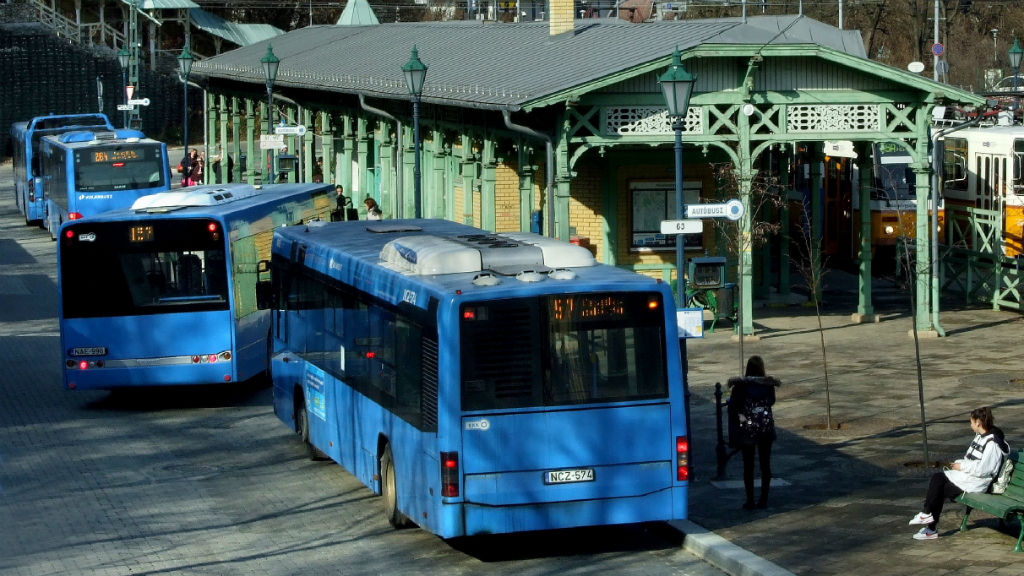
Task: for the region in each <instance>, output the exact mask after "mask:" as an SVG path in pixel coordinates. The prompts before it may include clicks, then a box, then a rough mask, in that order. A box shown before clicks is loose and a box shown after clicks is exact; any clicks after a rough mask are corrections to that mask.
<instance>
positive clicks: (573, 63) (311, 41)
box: [192, 16, 977, 111]
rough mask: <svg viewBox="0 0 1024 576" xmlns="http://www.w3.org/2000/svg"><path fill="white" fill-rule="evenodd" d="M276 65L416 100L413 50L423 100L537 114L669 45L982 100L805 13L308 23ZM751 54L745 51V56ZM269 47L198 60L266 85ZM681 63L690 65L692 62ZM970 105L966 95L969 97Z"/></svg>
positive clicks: (298, 80) (358, 89) (649, 65)
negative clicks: (884, 59)
mask: <svg viewBox="0 0 1024 576" xmlns="http://www.w3.org/2000/svg"><path fill="white" fill-rule="evenodd" d="M271 44H272V47H273V51H274V54H275V55H276V56H277V57H278V58H280V60H281V64H280V68H279V69H278V74H277V80H276V84H275V85H276V86H279V87H282V88H289V87H290V88H300V89H307V90H316V91H321V92H334V93H347V94H362V95H365V96H369V97H379V98H386V99H399V100H409V99H410V96H409V93H408V89H407V88H406V85H405V81H404V79H403V75H402V65H403V64H405V63H406V62H407V61H408V60H409V57H410V53H411V50H412V48H413V46H416V48H417V50H418V53H419V57H420V59H421V60H422V61H423V63H424V64H426V65H427V66H428V67H429V71H428V73H427V77H426V82H425V83H424V87H423V96H422V99H423V101H424V102H428V103H435V104H441V105H451V106H456V107H469V108H482V109H507V110H510V111H515V110H520V109H533V108H537V107H543V106H548V105H551V104H554V103H557V102H563V103H564V102H566V101H569V100H572V99H573V98H574V97H577V96H578V95H580V94H583V93H586V92H588V91H592V90H595V89H599V88H600V87H602V86H607V85H610V84H612V83H615V82H621V81H623V80H626V79H628V78H631V77H636V76H639V75H641V74H645V73H652V72H656V73H661V72H663V71H664V69H665V68H666V67H667V65H668V62H669V60H670V58H671V55H672V52H673V50H674V49H675V48H676V47H677V46H678V48H679V49H680V50H681V51H683V53H684V57H685V53H686V52H687V51H688V50H692V49H697V48H699V49H700V50H701V51H702V53H703V55H704V56H708V55H712V56H714V55H717V54H718V50H719V49H718V46H721V47H722V48H721V49H722V50H726V53H729V54H736V55H737V56H742V55H743V53H746V54H747V55H748V56H750V55H753V54H755V53H771V51H772V50H773V49H781V50H791V51H792V52H791V53H799V54H801V55H813V54H816V55H818V56H819V57H822V58H825V59H828V60H831V61H833V62H836V63H838V64H839V65H845V66H847V67H849V68H854V69H857V70H859V71H862V72H863V73H865V74H873V75H876V76H882V77H884V78H886V80H887V81H891V82H893V83H894V84H896V85H900V84H902V85H905V86H912V87H913V88H915V89H919V90H922V91H924V92H933V93H937V92H939V91H940V90H941V93H942V94H943V95H944V96H945V97H949V98H955V99H958V101H962V102H973V101H974V100H977V97H975V96H973V95H972V94H970V93H968V92H965V91H960V90H957V89H956V88H952V87H949V86H944V85H938V84H936V83H933V82H932V81H931V80H928V79H925V78H922V77H920V76H918V75H916V74H911V73H909V72H907V71H905V70H901V69H898V68H894V67H890V66H886V65H884V64H881V63H878V62H874V61H871V60H867V58H866V55H865V50H864V43H863V40H862V39H861V36H860V33H859V32H858V31H856V30H840V29H838V28H836V27H834V26H830V25H827V24H824V23H821V22H818V21H816V20H813V19H810V18H807V17H805V16H758V17H751V18H747V19H746V21H743V20H742V19H740V18H728V19H707V20H675V21H657V22H650V23H644V24H632V23H629V22H625V21H622V20H619V19H617V18H600V19H581V20H576V21H575V29H574V30H573V31H572V32H566V33H563V34H558V35H551V34H550V32H549V28H548V23H547V22H526V23H507V24H502V23H495V22H477V21H461V22H415V23H412V22H410V23H394V24H378V25H374V26H331V25H323V26H310V27H305V28H300V29H298V30H295V31H292V32H289V33H287V34H285V35H283V36H279V37H277V38H274V39H273V40H272V42H271ZM744 51H745V52H744ZM266 53H267V46H266V42H260V43H257V44H254V45H251V46H247V47H244V48H239V49H236V50H232V51H230V52H225V53H223V54H220V55H218V56H215V57H213V58H208V59H205V60H202V61H200V62H196V64H195V66H194V68H193V70H192V73H193V74H194V75H196V76H198V77H199V78H200V79H204V78H205V79H206V80H207V81H210V82H212V81H215V80H225V81H234V82H242V83H251V84H255V85H257V86H259V87H262V86H263V85H264V78H263V70H262V67H261V65H260V59H261V58H263V57H264V55H266ZM685 63H686V62H685V61H684V65H685ZM965 99H966V100H965Z"/></svg>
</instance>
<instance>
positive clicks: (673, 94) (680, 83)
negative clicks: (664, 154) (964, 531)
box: [658, 46, 697, 307]
mask: <svg viewBox="0 0 1024 576" xmlns="http://www.w3.org/2000/svg"><path fill="white" fill-rule="evenodd" d="M658 81H659V82H660V83H661V91H662V92H663V93H664V94H665V105H666V107H667V108H668V115H669V116H670V117H671V118H672V129H673V130H674V131H675V133H676V145H675V152H676V219H677V220H682V219H683V212H684V210H683V120H684V119H685V118H686V110H687V108H689V107H690V92H692V91H693V84H694V83H695V82H696V81H697V77H696V76H695V75H693V74H690V73H689V72H687V71H686V69H685V68H683V62H682V57H681V56H680V55H679V47H678V46H676V50H675V52H673V53H672V65H671V66H669V67H668V70H666V71H665V73H664V74H662V75H661V77H660V78H658ZM680 236H681V235H676V304H677V306H680V307H681V306H683V304H684V303H685V299H684V298H683V294H684V292H683V244H684V242H683V239H682V238H681V237H680Z"/></svg>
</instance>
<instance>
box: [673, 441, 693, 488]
mask: <svg viewBox="0 0 1024 576" xmlns="http://www.w3.org/2000/svg"><path fill="white" fill-rule="evenodd" d="M689 479H690V442H689V441H688V440H687V439H686V436H677V437H676V480H678V481H679V482H685V481H687V480H689Z"/></svg>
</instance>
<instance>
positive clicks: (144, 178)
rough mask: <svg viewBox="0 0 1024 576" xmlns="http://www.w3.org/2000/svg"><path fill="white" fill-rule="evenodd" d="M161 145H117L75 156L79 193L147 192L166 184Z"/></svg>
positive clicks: (78, 152) (76, 183) (76, 187)
mask: <svg viewBox="0 0 1024 576" xmlns="http://www.w3.org/2000/svg"><path fill="white" fill-rule="evenodd" d="M163 166H164V160H163V153H162V149H161V146H160V144H158V143H134V144H118V145H116V146H112V147H109V148H101V149H89V150H80V151H76V152H75V189H76V191H78V192H97V191H110V190H145V189H148V188H160V187H163V186H165V184H166V183H165V182H164V170H163Z"/></svg>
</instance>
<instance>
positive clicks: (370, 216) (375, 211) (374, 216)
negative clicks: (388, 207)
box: [363, 196, 383, 220]
mask: <svg viewBox="0 0 1024 576" xmlns="http://www.w3.org/2000/svg"><path fill="white" fill-rule="evenodd" d="M363 204H366V219H367V220H380V219H381V218H382V216H383V214H382V213H381V211H380V206H378V205H377V201H376V200H374V199H373V198H370V197H369V196H367V197H366V200H363Z"/></svg>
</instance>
